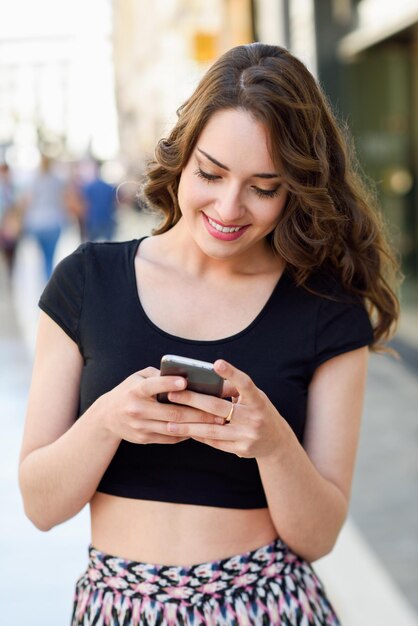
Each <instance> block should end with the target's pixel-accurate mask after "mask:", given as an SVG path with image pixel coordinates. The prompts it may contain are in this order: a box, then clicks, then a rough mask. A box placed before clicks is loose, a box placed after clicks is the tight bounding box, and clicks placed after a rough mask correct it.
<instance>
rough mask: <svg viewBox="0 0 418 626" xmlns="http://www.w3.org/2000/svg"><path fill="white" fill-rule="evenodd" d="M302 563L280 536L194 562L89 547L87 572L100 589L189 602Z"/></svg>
mask: <svg viewBox="0 0 418 626" xmlns="http://www.w3.org/2000/svg"><path fill="white" fill-rule="evenodd" d="M303 563H304V561H302V560H301V559H300V558H299V557H298V556H297V555H296V554H294V553H293V552H291V551H290V550H289V548H288V547H287V546H286V544H284V543H283V542H282V541H281V540H280V539H276V540H275V541H273V542H272V543H270V544H267V545H265V546H262V547H260V548H258V549H256V550H251V551H249V552H245V553H243V554H239V555H234V556H232V557H229V558H225V559H219V560H216V561H208V562H206V563H199V564H197V565H190V566H177V565H156V564H150V563H142V562H138V561H132V560H129V559H125V558H121V557H117V556H112V555H109V554H105V553H104V552H101V551H100V550H97V549H96V548H94V547H93V546H90V548H89V564H88V568H87V572H86V574H87V577H88V579H89V582H90V583H91V584H93V585H94V587H95V588H96V589H105V588H106V589H108V590H112V591H113V592H115V591H117V592H119V593H123V594H127V595H129V596H135V595H137V594H138V595H146V596H148V597H155V598H157V597H158V600H160V601H164V599H168V598H171V599H174V598H178V599H183V600H189V601H191V600H192V598H194V599H196V595H198V596H200V595H201V594H213V593H217V592H218V593H219V592H221V593H225V592H226V591H227V592H228V593H234V592H236V591H237V590H238V589H240V588H242V587H247V586H248V585H254V584H264V583H265V582H266V581H267V580H268V579H270V578H277V576H286V575H287V574H290V573H291V572H292V570H294V568H295V567H297V565H298V564H299V565H302V564H303ZM162 596H164V597H162Z"/></svg>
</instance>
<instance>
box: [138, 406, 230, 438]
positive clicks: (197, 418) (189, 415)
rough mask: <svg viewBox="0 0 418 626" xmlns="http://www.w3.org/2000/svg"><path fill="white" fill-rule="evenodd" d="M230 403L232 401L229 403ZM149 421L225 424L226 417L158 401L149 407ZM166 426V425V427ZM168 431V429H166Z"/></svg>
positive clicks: (147, 415)
mask: <svg viewBox="0 0 418 626" xmlns="http://www.w3.org/2000/svg"><path fill="white" fill-rule="evenodd" d="M227 404H228V405H230V403H229V402H228V403H227ZM146 417H147V422H150V421H152V420H154V421H157V420H158V421H159V422H178V423H192V424H223V423H224V418H223V417H219V416H218V415H215V414H213V413H210V412H206V411H203V410H200V409H197V408H194V407H191V406H186V405H184V404H182V403H180V404H174V403H171V404H161V403H159V402H156V403H155V404H152V405H151V406H150V407H149V408H147V413H146ZM164 428H165V427H164ZM164 432H166V430H165V431H164Z"/></svg>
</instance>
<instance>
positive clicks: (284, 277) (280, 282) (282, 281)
mask: <svg viewBox="0 0 418 626" xmlns="http://www.w3.org/2000/svg"><path fill="white" fill-rule="evenodd" d="M144 239H147V237H141V238H140V239H137V240H134V242H135V245H134V246H133V254H132V257H131V263H130V270H131V281H132V286H133V290H134V297H135V300H136V305H137V307H138V308H139V311H140V313H141V315H142V317H143V318H144V320H145V322H146V323H147V324H148V325H149V326H150V327H151V328H152V329H153V330H154V331H155V332H157V333H158V334H159V335H162V336H163V337H166V338H168V339H171V340H172V341H179V342H182V343H187V344H194V345H197V344H199V345H216V344H220V343H228V342H230V341H235V340H236V339H239V338H240V337H242V336H244V335H246V334H247V333H249V332H250V331H251V330H252V329H253V328H254V326H256V325H257V324H258V323H259V322H260V321H261V319H262V318H263V317H264V315H265V314H266V313H267V311H268V309H269V306H270V303H271V301H272V300H273V298H274V297H275V295H276V294H277V292H278V291H280V290H282V289H283V288H284V286H285V285H286V284H287V283H288V280H289V274H288V271H287V267H286V266H285V268H284V269H283V272H282V273H281V274H280V276H279V278H278V279H277V281H276V284H275V285H274V287H273V289H272V291H271V294H270V295H269V297H268V299H267V300H266V302H265V304H264V305H263V307H262V308H261V310H260V311H259V312H258V313H257V315H256V316H255V318H254V319H253V320H252V321H251V322H250V323H249V324H248V325H247V326H246V327H245V328H243V329H242V330H240V331H238V332H237V333H234V334H233V335H229V336H228V337H221V338H220V339H188V338H187V337H179V336H178V335H173V334H172V333H169V332H167V331H166V330H164V329H163V328H160V327H159V326H157V324H155V323H154V322H153V321H152V319H151V318H150V317H149V316H148V314H147V313H146V311H145V309H144V307H143V306H142V302H141V298H140V296H139V291H138V285H137V281H136V272H135V258H136V255H137V252H138V249H139V246H140V244H141V242H142V241H144Z"/></svg>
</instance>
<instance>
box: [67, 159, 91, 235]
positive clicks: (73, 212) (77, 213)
mask: <svg viewBox="0 0 418 626" xmlns="http://www.w3.org/2000/svg"><path fill="white" fill-rule="evenodd" d="M64 201H65V205H66V208H67V211H68V215H69V217H70V218H71V219H73V220H74V221H75V223H76V224H77V228H78V232H79V235H80V241H86V233H85V215H86V204H85V200H84V196H83V181H82V178H81V175H80V172H79V163H77V162H76V163H72V164H71V165H70V173H69V177H68V181H67V184H66V186H65V191H64Z"/></svg>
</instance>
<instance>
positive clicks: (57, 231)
mask: <svg viewBox="0 0 418 626" xmlns="http://www.w3.org/2000/svg"><path fill="white" fill-rule="evenodd" d="M53 166H54V161H53V160H52V159H51V158H49V157H48V156H46V155H44V154H42V155H41V162H40V166H39V170H38V172H37V173H36V174H35V177H34V179H33V181H32V184H31V186H30V189H29V192H28V196H27V198H26V201H25V215H24V231H25V233H26V234H28V235H30V236H32V237H34V239H35V240H36V242H37V243H38V245H39V248H40V250H41V253H42V257H43V261H44V270H45V277H46V278H47V279H48V278H49V277H50V275H51V273H52V267H53V260H54V253H55V249H56V246H57V243H58V240H59V237H60V235H61V232H62V229H63V227H64V225H65V224H66V223H67V220H68V216H67V210H66V206H65V201H64V189H65V182H64V181H63V180H62V179H61V178H59V177H58V176H57V175H56V174H55V172H54V170H53Z"/></svg>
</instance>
